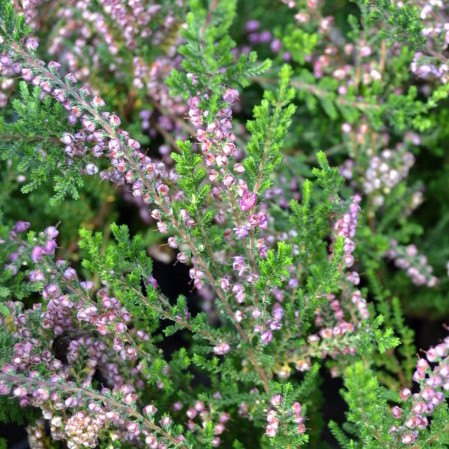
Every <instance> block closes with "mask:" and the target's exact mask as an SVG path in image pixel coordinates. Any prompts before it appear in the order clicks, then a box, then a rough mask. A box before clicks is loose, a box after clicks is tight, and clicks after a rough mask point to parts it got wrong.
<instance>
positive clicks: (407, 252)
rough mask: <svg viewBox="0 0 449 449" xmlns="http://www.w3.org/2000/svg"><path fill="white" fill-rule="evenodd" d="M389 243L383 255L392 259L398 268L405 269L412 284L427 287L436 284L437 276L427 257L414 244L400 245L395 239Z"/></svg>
mask: <svg viewBox="0 0 449 449" xmlns="http://www.w3.org/2000/svg"><path fill="white" fill-rule="evenodd" d="M390 245H391V247H390V249H389V250H388V251H387V252H386V253H385V257H387V258H388V259H390V260H393V261H394V264H395V265H396V266H397V267H398V268H401V269H402V270H405V271H406V273H407V275H408V276H409V277H410V279H411V280H412V282H413V283H414V284H416V285H419V286H421V285H427V287H434V286H435V285H437V284H438V278H437V277H436V276H434V275H433V268H432V267H431V266H430V265H429V264H428V262H427V257H426V256H422V255H420V254H419V252H418V249H417V248H416V246H415V245H413V244H411V245H407V246H402V245H399V244H398V242H397V241H396V240H392V241H391V242H390Z"/></svg>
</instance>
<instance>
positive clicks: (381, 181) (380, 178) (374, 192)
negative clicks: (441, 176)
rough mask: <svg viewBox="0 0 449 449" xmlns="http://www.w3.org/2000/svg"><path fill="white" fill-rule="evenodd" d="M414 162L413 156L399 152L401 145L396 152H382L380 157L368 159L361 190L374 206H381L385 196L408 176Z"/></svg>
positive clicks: (387, 150)
mask: <svg viewBox="0 0 449 449" xmlns="http://www.w3.org/2000/svg"><path fill="white" fill-rule="evenodd" d="M414 162H415V158H414V156H413V154H412V153H410V152H408V151H405V152H404V151H401V145H398V147H397V148H396V150H389V149H386V150H383V151H382V152H381V153H380V156H374V157H372V158H371V159H370V161H369V166H368V169H367V170H366V172H365V176H364V178H365V180H364V182H363V189H364V191H365V193H366V194H367V195H368V196H370V197H371V198H372V201H373V202H374V204H375V205H376V206H382V205H383V203H384V198H385V196H387V195H388V194H389V193H390V192H391V190H392V189H393V188H394V187H395V186H396V185H397V184H398V183H399V182H400V181H401V180H402V179H405V178H406V177H407V176H408V173H409V170H410V168H411V167H412V166H413V164H414Z"/></svg>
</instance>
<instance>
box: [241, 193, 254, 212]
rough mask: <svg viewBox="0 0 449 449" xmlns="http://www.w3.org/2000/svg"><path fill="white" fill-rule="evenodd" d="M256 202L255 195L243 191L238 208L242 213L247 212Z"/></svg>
mask: <svg viewBox="0 0 449 449" xmlns="http://www.w3.org/2000/svg"><path fill="white" fill-rule="evenodd" d="M256 201H257V195H256V194H255V193H253V192H248V190H246V189H245V190H244V192H243V195H242V198H241V199H240V201H239V207H240V209H241V210H242V211H243V212H248V211H249V210H250V209H251V208H252V207H253V206H254V205H255V204H256Z"/></svg>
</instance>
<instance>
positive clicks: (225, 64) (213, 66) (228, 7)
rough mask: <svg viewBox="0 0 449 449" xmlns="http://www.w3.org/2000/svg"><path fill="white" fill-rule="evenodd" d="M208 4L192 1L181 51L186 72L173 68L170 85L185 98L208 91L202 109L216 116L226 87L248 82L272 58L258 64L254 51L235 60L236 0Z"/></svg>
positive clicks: (202, 102)
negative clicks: (232, 30) (232, 28)
mask: <svg viewBox="0 0 449 449" xmlns="http://www.w3.org/2000/svg"><path fill="white" fill-rule="evenodd" d="M207 3H208V5H207V7H205V6H204V5H203V2H202V1H201V0H191V1H190V10H191V12H190V13H189V14H188V15H187V28H186V29H184V30H182V31H181V35H182V37H183V38H184V39H185V41H186V43H185V45H184V46H182V47H181V48H180V49H179V51H180V53H181V54H182V56H183V57H184V58H183V62H182V67H183V69H184V71H185V73H181V72H179V71H177V70H173V71H172V72H171V74H170V78H169V79H168V81H167V84H168V85H169V87H170V88H171V92H172V93H173V94H175V95H182V96H183V97H184V98H185V99H187V98H189V97H193V96H195V95H196V93H197V92H198V91H207V92H209V95H208V98H207V99H202V101H201V104H200V105H201V108H202V109H203V110H208V111H210V112H211V116H214V115H215V114H216V112H217V111H218V110H219V109H220V106H221V103H222V95H223V86H228V87H237V86H239V85H240V86H246V85H248V84H249V79H250V78H251V77H253V76H257V75H260V74H262V73H263V72H265V71H266V70H267V69H268V68H269V67H270V61H269V60H266V61H264V62H262V63H257V62H256V61H257V55H256V53H255V52H251V53H250V54H249V55H246V54H242V55H241V56H240V57H239V58H238V60H235V59H234V56H233V54H232V49H233V48H234V47H235V42H234V41H233V40H232V38H231V36H230V34H229V30H230V27H231V25H232V22H233V20H234V18H235V15H236V5H237V2H236V0H231V1H226V2H216V1H213V0H210V1H208V2H207Z"/></svg>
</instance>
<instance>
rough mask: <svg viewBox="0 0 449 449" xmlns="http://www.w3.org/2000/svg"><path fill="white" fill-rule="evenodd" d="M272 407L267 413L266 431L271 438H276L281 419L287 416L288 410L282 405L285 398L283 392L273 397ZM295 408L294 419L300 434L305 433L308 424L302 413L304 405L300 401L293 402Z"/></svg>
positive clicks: (293, 408)
mask: <svg viewBox="0 0 449 449" xmlns="http://www.w3.org/2000/svg"><path fill="white" fill-rule="evenodd" d="M270 402H271V405H272V407H273V408H272V409H271V410H270V411H269V412H268V414H267V422H268V425H267V428H266V431H265V433H266V434H267V435H268V437H270V438H274V437H275V436H276V435H277V433H278V430H279V420H284V419H286V418H287V417H286V416H285V415H286V413H285V412H286V410H285V409H284V408H283V407H281V406H282V402H283V398H282V395H281V394H276V395H274V396H273V397H272V398H271V401H270ZM291 408H292V410H293V421H294V423H295V424H296V431H297V432H298V434H299V435H301V434H303V433H304V432H305V431H306V426H305V424H304V416H303V415H302V412H303V410H302V406H301V404H300V403H299V402H295V403H293V404H292V407H291Z"/></svg>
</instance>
